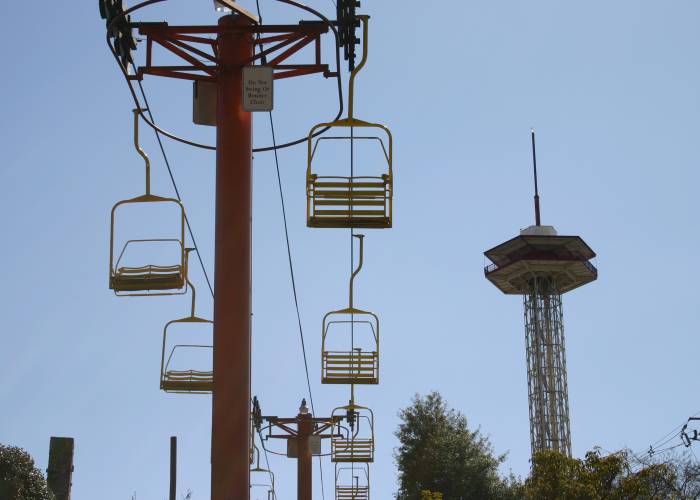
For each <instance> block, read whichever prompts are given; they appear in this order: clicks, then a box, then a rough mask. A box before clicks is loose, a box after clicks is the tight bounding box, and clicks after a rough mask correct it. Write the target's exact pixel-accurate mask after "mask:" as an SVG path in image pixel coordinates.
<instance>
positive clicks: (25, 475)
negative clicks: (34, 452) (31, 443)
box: [0, 444, 54, 500]
mask: <svg viewBox="0 0 700 500" xmlns="http://www.w3.org/2000/svg"><path fill="white" fill-rule="evenodd" d="M0 499H2V500H54V495H53V493H51V492H50V491H49V488H48V486H47V485H46V479H45V478H44V475H43V474H42V473H41V471H40V470H39V469H37V468H36V466H35V465H34V460H33V459H32V457H30V456H29V453H27V452H26V451H24V450H23V449H22V448H18V447H16V446H5V445H3V444H0Z"/></svg>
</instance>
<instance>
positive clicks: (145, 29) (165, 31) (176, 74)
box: [132, 22, 335, 81]
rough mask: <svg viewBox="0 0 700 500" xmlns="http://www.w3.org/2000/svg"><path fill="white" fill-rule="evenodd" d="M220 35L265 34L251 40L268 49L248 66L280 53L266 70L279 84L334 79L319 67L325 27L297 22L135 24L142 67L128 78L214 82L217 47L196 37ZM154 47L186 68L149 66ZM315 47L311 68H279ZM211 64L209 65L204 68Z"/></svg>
mask: <svg viewBox="0 0 700 500" xmlns="http://www.w3.org/2000/svg"><path fill="white" fill-rule="evenodd" d="M223 32H249V33H254V34H266V33H269V34H271V36H266V37H260V38H258V39H256V40H255V44H256V45H268V44H272V45H271V46H269V47H265V48H263V50H261V51H260V52H259V53H257V54H255V55H254V56H253V57H251V59H250V60H249V64H252V63H253V62H254V61H255V60H259V59H261V58H263V57H264V56H268V55H274V54H275V53H277V52H278V51H280V50H282V49H285V48H286V50H284V51H283V52H281V53H279V54H277V55H276V56H274V57H273V58H272V59H271V60H270V61H269V63H268V66H270V67H272V68H273V69H274V70H275V74H274V78H275V79H277V80H279V79H283V78H291V77H295V76H303V75H310V74H313V73H323V75H324V76H326V77H329V76H335V73H332V72H330V71H329V68H328V65H327V64H321V43H320V38H321V34H323V33H327V32H328V26H327V25H326V24H324V23H316V22H301V23H299V24H292V25H273V26H258V25H251V26H234V27H232V26H169V25H168V24H166V23H142V24H139V33H140V34H141V35H145V36H146V38H147V43H146V65H145V66H141V67H139V68H138V71H137V73H136V75H134V76H133V77H132V78H134V79H139V80H140V79H142V78H143V76H144V75H154V76H164V77H169V78H178V79H185V80H201V81H215V80H216V76H217V74H218V65H219V60H218V47H217V42H216V40H215V39H213V38H207V37H205V36H198V35H207V34H209V35H220V34H221V33H223ZM154 43H156V44H158V45H160V46H161V47H163V48H164V49H166V50H167V51H169V52H171V53H172V54H175V55H176V56H178V57H179V58H180V59H183V60H184V61H185V62H187V63H189V65H187V66H159V65H153V44H154ZM311 43H315V51H314V63H313V64H283V62H284V61H286V60H287V59H289V58H290V57H292V56H293V55H295V54H297V53H298V52H299V51H301V50H302V49H303V48H304V47H307V46H308V45H310V44H311ZM193 44H199V45H208V46H209V47H211V52H208V51H205V50H202V49H203V47H201V48H198V47H195V46H194V45H193ZM207 62H209V63H213V65H211V64H207Z"/></svg>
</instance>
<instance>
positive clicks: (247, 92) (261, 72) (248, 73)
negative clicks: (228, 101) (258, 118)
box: [243, 66, 273, 111]
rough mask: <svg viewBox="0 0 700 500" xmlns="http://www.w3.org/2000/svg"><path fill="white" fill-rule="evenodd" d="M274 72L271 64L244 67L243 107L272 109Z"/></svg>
mask: <svg viewBox="0 0 700 500" xmlns="http://www.w3.org/2000/svg"><path fill="white" fill-rule="evenodd" d="M272 89H273V73H272V68H271V67H269V66H246V67H245V68H243V109H244V110H246V111H272V94H273V92H272Z"/></svg>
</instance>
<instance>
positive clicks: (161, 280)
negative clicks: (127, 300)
mask: <svg viewBox="0 0 700 500" xmlns="http://www.w3.org/2000/svg"><path fill="white" fill-rule="evenodd" d="M184 286H185V270H184V269H183V266H181V265H179V264H176V265H172V266H159V265H155V264H149V265H145V266H141V267H119V268H117V270H116V272H115V273H114V275H113V276H111V282H110V288H112V289H113V290H115V291H118V292H142V291H150V290H179V289H181V288H183V287H184Z"/></svg>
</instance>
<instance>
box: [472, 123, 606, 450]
mask: <svg viewBox="0 0 700 500" xmlns="http://www.w3.org/2000/svg"><path fill="white" fill-rule="evenodd" d="M532 158H533V166H534V174H535V225H534V226H530V227H528V228H526V229H523V230H521V231H520V235H518V236H516V237H515V238H512V239H510V240H508V241H506V242H505V243H501V244H500V245H498V246H496V247H494V248H492V249H491V250H487V251H486V252H484V255H486V257H488V259H489V260H490V261H491V262H492V264H490V265H488V266H487V267H486V268H485V269H484V274H485V275H486V278H487V279H488V280H489V281H490V282H491V283H493V284H494V285H495V286H496V287H497V288H498V289H499V290H501V291H502V292H503V293H505V294H510V295H522V296H523V304H524V307H525V344H526V353H527V382H528V400H529V406H530V443H531V447H532V454H533V455H534V454H535V453H536V452H539V451H543V450H555V451H558V452H560V453H563V454H565V455H567V456H571V433H570V430H569V396H568V390H567V384H566V354H565V349H564V323H563V320H562V306H561V296H562V294H564V293H566V292H568V291H571V290H573V289H574V288H578V287H580V286H582V285H585V284H586V283H590V282H591V281H594V280H595V279H596V278H597V277H598V270H597V269H596V268H595V266H593V264H592V263H591V262H590V260H591V259H592V258H593V257H595V252H594V251H593V250H592V249H591V248H590V247H589V246H588V245H587V244H586V242H585V241H583V239H582V238H581V237H580V236H559V235H558V234H557V231H556V230H555V229H554V227H553V226H543V225H541V224H540V200H539V194H538V189H537V160H536V155H535V131H534V130H533V131H532Z"/></svg>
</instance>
